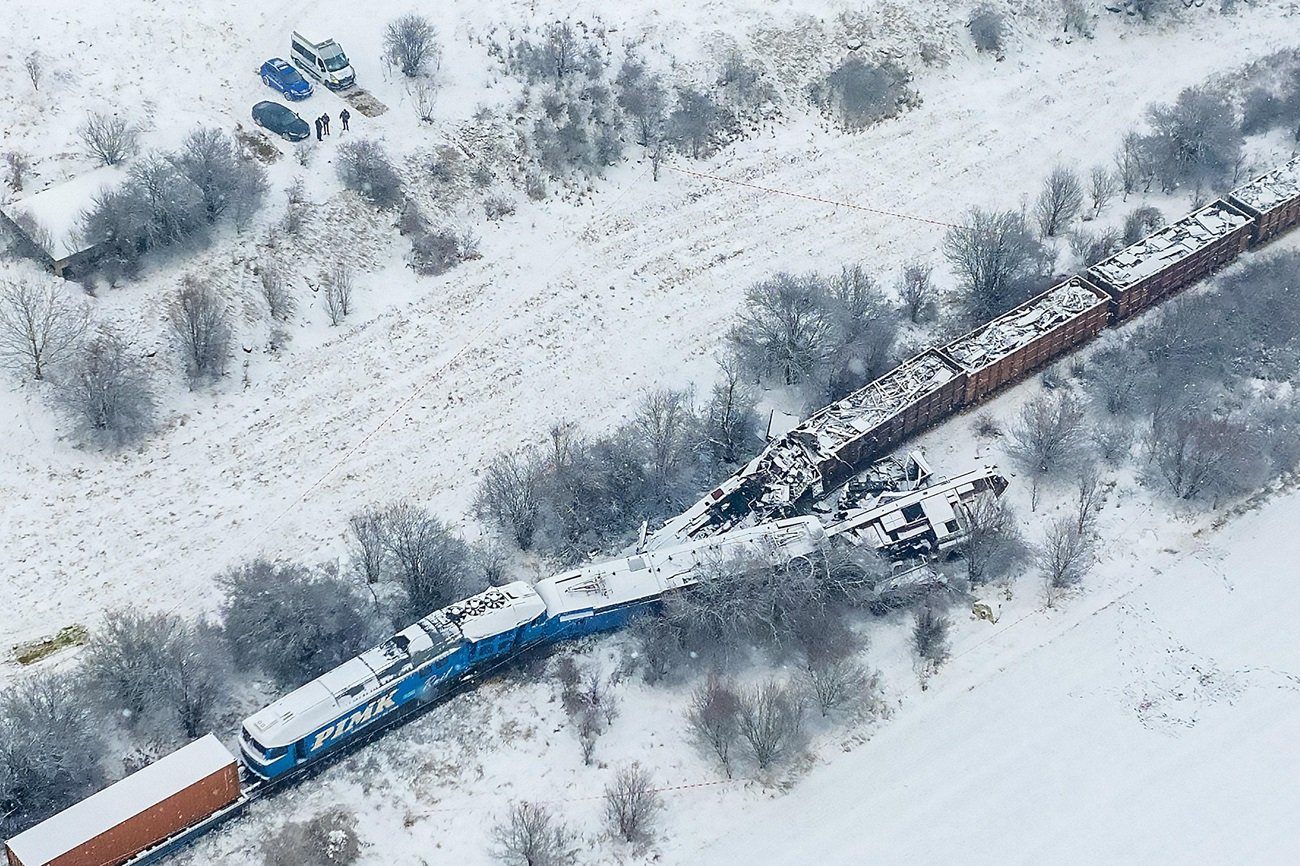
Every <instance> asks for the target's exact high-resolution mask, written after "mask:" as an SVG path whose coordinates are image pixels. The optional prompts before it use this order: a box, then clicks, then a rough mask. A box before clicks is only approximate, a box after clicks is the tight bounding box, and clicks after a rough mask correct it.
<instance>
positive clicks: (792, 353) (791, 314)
mask: <svg viewBox="0 0 1300 866" xmlns="http://www.w3.org/2000/svg"><path fill="white" fill-rule="evenodd" d="M824 296H825V287H824V285H822V282H821V281H820V280H819V279H818V278H817V277H816V276H815V275H809V276H804V277H795V276H792V275H790V274H786V273H781V274H777V275H776V276H775V277H773V278H772V279H770V280H767V281H765V282H761V283H756V284H754V285H753V286H750V288H749V289H748V290H747V291H746V306H745V309H744V311H743V312H742V313H741V316H740V321H739V323H737V325H736V326H735V328H733V329H732V332H731V335H730V338H731V341H732V342H733V343H734V344H735V346H736V348H737V350H738V352H739V357H740V358H741V359H742V362H743V363H744V364H745V366H746V367H747V368H748V369H750V370H751V371H753V372H754V373H756V374H758V375H770V374H773V373H776V374H779V375H780V376H781V378H782V380H783V381H784V382H785V384H787V385H793V384H796V383H798V382H801V381H803V380H804V379H806V378H808V376H809V375H811V374H812V372H813V371H814V370H815V369H817V368H818V367H819V366H821V365H824V364H825V363H826V362H828V361H829V360H830V358H831V356H832V355H833V354H834V352H835V348H836V347H835V341H836V322H835V320H834V317H833V316H832V315H831V314H830V313H829V311H828V310H827V308H826V304H825V301H824Z"/></svg>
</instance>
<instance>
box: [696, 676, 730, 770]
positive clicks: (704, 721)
mask: <svg viewBox="0 0 1300 866" xmlns="http://www.w3.org/2000/svg"><path fill="white" fill-rule="evenodd" d="M686 721H687V722H688V723H689V724H690V726H691V731H692V732H693V733H694V734H695V736H696V737H697V738H698V739H699V741H700V742H701V743H703V744H704V745H706V746H707V747H708V748H709V749H711V750H712V751H713V754H715V755H717V757H718V761H719V762H721V764H722V769H723V770H724V771H726V773H727V778H728V779H730V778H731V748H732V746H733V745H735V742H736V738H737V737H738V736H739V735H740V698H739V697H737V695H736V692H735V691H734V690H733V689H732V688H731V687H730V686H729V685H728V684H727V683H724V682H723V681H722V679H721V678H720V677H718V675H717V674H712V673H711V674H709V678H708V680H706V681H705V683H704V685H702V686H699V687H698V688H696V689H695V691H693V692H691V705H690V708H689V709H687V711H686Z"/></svg>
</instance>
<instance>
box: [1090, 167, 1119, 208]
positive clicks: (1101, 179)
mask: <svg viewBox="0 0 1300 866" xmlns="http://www.w3.org/2000/svg"><path fill="white" fill-rule="evenodd" d="M1117 192H1119V180H1118V179H1117V178H1116V177H1115V173H1114V172H1113V171H1111V170H1110V169H1108V168H1106V166H1104V165H1094V166H1093V167H1092V171H1091V172H1089V174H1088V198H1089V199H1090V200H1091V201H1092V215H1093V217H1094V218H1095V217H1097V216H1098V215H1100V214H1101V211H1102V208H1104V207H1106V205H1107V203H1109V202H1110V200H1111V199H1113V198H1114V197H1115V193H1117Z"/></svg>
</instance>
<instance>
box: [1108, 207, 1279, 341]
mask: <svg viewBox="0 0 1300 866" xmlns="http://www.w3.org/2000/svg"><path fill="white" fill-rule="evenodd" d="M1253 226H1254V220H1253V219H1252V218H1251V217H1249V216H1247V215H1246V214H1245V213H1243V212H1242V211H1240V210H1238V209H1237V208H1235V207H1233V206H1232V205H1231V204H1229V203H1228V202H1226V201H1224V200H1223V199H1216V200H1215V201H1212V202H1210V203H1209V204H1208V205H1206V206H1205V207H1203V208H1201V209H1200V210H1198V211H1196V212H1195V213H1192V214H1190V215H1188V216H1185V217H1183V218H1182V219H1180V220H1178V222H1175V223H1170V224H1169V225H1167V226H1165V227H1164V228H1162V229H1160V230H1159V231H1157V232H1153V233H1152V234H1150V235H1148V236H1147V237H1145V238H1143V239H1142V240H1140V241H1138V242H1137V243H1135V244H1133V245H1132V246H1130V247H1126V248H1124V249H1122V250H1120V251H1119V252H1117V253H1115V255H1113V256H1111V257H1110V258H1108V259H1106V260H1105V261H1104V262H1102V263H1101V264H1098V265H1094V266H1093V267H1092V268H1091V269H1090V270H1089V271H1088V277H1089V278H1090V279H1091V280H1092V282H1093V283H1095V284H1096V285H1098V286H1100V287H1101V288H1103V289H1105V290H1106V292H1107V294H1109V295H1110V296H1111V299H1112V304H1111V314H1112V318H1113V319H1114V320H1115V321H1117V322H1121V321H1123V320H1125V319H1128V318H1130V317H1132V316H1135V315H1137V314H1138V313H1141V312H1142V311H1143V310H1146V309H1147V308H1148V307H1150V306H1152V305H1153V304H1155V303H1157V302H1158V301H1160V300H1161V299H1162V298H1165V297H1167V296H1168V295H1171V294H1173V293H1174V292H1177V291H1178V290H1180V289H1182V288H1185V287H1186V286H1189V285H1191V284H1192V283H1194V282H1196V281H1197V280H1199V279H1201V278H1202V277H1204V276H1206V275H1207V274H1210V273H1213V272H1214V271H1216V270H1218V269H1219V268H1221V267H1223V266H1224V265H1226V264H1228V263H1229V262H1231V261H1232V260H1233V259H1235V258H1236V257H1237V256H1238V255H1239V254H1240V253H1241V252H1242V251H1244V250H1245V249H1246V248H1247V247H1248V246H1250V242H1251V231H1252V228H1253Z"/></svg>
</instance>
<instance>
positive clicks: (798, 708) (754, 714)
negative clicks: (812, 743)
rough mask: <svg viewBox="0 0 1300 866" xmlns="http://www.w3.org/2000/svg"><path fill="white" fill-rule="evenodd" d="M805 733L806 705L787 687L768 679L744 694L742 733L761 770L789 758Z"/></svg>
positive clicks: (742, 701) (741, 707) (741, 710)
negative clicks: (804, 708) (804, 714)
mask: <svg viewBox="0 0 1300 866" xmlns="http://www.w3.org/2000/svg"><path fill="white" fill-rule="evenodd" d="M802 733H803V704H802V702H801V701H800V700H799V697H798V695H796V694H795V693H794V692H793V691H791V690H790V689H789V688H788V687H787V686H785V685H783V684H781V683H779V682H777V681H776V680H768V681H767V682H764V683H761V684H759V685H757V686H755V687H753V688H752V689H749V690H747V691H745V692H744V693H742V695H741V697H740V734H741V736H742V737H744V738H745V742H746V743H747V744H748V745H749V752H750V754H751V755H752V756H753V758H754V761H755V762H756V763H757V764H758V766H759V769H762V770H766V769H767V768H769V767H771V766H772V765H773V764H775V763H776V762H778V761H781V760H783V759H785V758H786V757H788V756H789V755H790V754H791V753H792V752H793V751H794V750H795V749H797V748H798V747H799V745H800V738H801V735H802Z"/></svg>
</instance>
